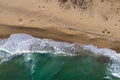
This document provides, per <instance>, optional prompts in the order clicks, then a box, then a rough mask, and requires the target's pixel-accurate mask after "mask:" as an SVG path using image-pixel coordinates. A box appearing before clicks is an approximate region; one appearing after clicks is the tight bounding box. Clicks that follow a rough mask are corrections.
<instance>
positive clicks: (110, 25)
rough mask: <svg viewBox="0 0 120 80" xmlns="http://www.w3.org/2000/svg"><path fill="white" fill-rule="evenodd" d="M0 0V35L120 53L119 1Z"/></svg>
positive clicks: (0, 36)
mask: <svg viewBox="0 0 120 80" xmlns="http://www.w3.org/2000/svg"><path fill="white" fill-rule="evenodd" d="M71 1H72V2H70V0H4V1H3V0H0V38H6V37H8V36H9V35H10V34H13V33H28V34H31V35H33V36H35V37H40V38H51V39H54V40H58V41H68V42H79V43H83V44H93V45H96V46H98V47H104V48H111V49H113V50H115V51H117V52H120V35H119V34H120V0H71Z"/></svg>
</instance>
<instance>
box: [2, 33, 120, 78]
mask: <svg viewBox="0 0 120 80" xmlns="http://www.w3.org/2000/svg"><path fill="white" fill-rule="evenodd" d="M85 51H90V52H91V54H93V55H94V56H96V57H99V56H104V57H106V58H109V60H110V63H109V66H108V68H107V69H108V71H110V72H111V74H112V75H113V76H115V77H118V78H120V54H119V53H117V52H115V51H113V50H110V49H107V48H97V47H96V46H93V45H85V44H80V43H77V42H75V43H67V42H58V41H54V40H51V39H40V38H35V37H33V36H31V35H28V34H24V33H21V34H12V35H11V36H10V37H9V38H7V39H3V40H0V62H1V63H2V62H4V61H8V60H10V59H12V57H14V56H16V55H20V54H25V53H54V54H61V55H84V52H85ZM29 59H30V56H27V58H26V60H29ZM108 76H109V75H108Z"/></svg>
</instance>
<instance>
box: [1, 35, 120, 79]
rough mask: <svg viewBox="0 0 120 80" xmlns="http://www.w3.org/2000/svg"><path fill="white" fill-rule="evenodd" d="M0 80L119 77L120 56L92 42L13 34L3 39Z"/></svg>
mask: <svg viewBox="0 0 120 80" xmlns="http://www.w3.org/2000/svg"><path fill="white" fill-rule="evenodd" d="M0 80H120V55H119V54H118V53H116V52H115V51H113V50H110V49H107V48H97V47H96V46H92V45H83V44H78V43H72V44H70V43H67V42H56V41H53V40H50V39H38V38H34V37H32V36H31V35H28V34H13V35H11V36H10V37H9V38H8V39H4V40H1V41H0Z"/></svg>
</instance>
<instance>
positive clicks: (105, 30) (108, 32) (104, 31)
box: [102, 29, 110, 34]
mask: <svg viewBox="0 0 120 80" xmlns="http://www.w3.org/2000/svg"><path fill="white" fill-rule="evenodd" d="M102 33H104V34H105V33H107V34H110V31H108V30H107V29H104V30H103V31H102Z"/></svg>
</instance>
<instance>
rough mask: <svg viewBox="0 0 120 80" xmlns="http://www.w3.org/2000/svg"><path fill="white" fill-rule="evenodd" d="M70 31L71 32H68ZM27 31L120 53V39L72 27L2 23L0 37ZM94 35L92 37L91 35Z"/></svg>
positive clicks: (31, 33)
mask: <svg viewBox="0 0 120 80" xmlns="http://www.w3.org/2000/svg"><path fill="white" fill-rule="evenodd" d="M68 32H70V33H68ZM15 33H26V34H30V35H32V36H34V37H38V38H48V39H53V40H56V41H63V42H69V43H73V42H78V43H81V44H87V45H89V44H92V45H94V46H97V47H99V48H109V49H112V50H115V51H116V52H118V53H120V41H113V40H110V38H109V39H108V38H105V37H106V36H102V35H97V34H91V33H87V32H81V31H75V30H72V29H66V28H62V29H61V28H58V27H43V28H34V27H23V26H14V25H3V24H1V25H0V38H1V39H4V38H8V37H9V36H10V35H11V34H15ZM91 36H92V37H91Z"/></svg>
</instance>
